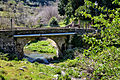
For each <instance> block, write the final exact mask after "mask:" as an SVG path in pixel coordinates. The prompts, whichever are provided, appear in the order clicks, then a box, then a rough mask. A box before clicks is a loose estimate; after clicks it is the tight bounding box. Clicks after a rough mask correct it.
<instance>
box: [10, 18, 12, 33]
mask: <svg viewBox="0 0 120 80" xmlns="http://www.w3.org/2000/svg"><path fill="white" fill-rule="evenodd" d="M12 22H13V20H12V18H11V19H10V23H11V31H12V28H13V25H12Z"/></svg>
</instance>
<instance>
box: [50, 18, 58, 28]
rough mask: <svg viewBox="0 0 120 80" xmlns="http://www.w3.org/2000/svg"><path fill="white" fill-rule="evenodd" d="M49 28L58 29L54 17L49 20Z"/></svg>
mask: <svg viewBox="0 0 120 80" xmlns="http://www.w3.org/2000/svg"><path fill="white" fill-rule="evenodd" d="M49 26H51V27H58V26H59V24H58V22H57V19H56V17H52V18H51V19H50V21H49Z"/></svg>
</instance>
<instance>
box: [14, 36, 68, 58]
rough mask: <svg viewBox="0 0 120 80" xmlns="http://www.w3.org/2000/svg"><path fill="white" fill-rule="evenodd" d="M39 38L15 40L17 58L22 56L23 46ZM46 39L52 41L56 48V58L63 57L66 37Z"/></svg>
mask: <svg viewBox="0 0 120 80" xmlns="http://www.w3.org/2000/svg"><path fill="white" fill-rule="evenodd" d="M37 38H39V37H24V38H16V41H15V44H16V48H15V52H16V53H17V54H18V57H19V58H22V57H23V56H24V51H23V49H24V46H25V45H26V44H27V43H28V42H29V41H31V40H36V39H37ZM47 38H50V39H52V40H53V41H54V42H55V43H56V45H57V47H58V53H57V56H58V57H63V52H64V50H66V47H67V46H66V43H67V42H66V39H67V36H47Z"/></svg>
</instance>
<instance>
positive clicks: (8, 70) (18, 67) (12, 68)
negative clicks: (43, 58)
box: [0, 60, 60, 80]
mask: <svg viewBox="0 0 120 80" xmlns="http://www.w3.org/2000/svg"><path fill="white" fill-rule="evenodd" d="M57 73H60V69H56V68H53V67H50V66H47V65H44V64H38V63H29V62H27V61H4V60H0V80H1V79H2V80H52V79H53V78H55V77H54V75H56V74H57Z"/></svg>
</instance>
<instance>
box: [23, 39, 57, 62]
mask: <svg viewBox="0 0 120 80" xmlns="http://www.w3.org/2000/svg"><path fill="white" fill-rule="evenodd" d="M58 51H59V48H58V46H57V44H56V42H55V41H54V40H52V39H50V38H48V37H39V38H35V39H33V40H28V41H27V43H26V44H25V45H24V48H23V52H24V55H25V58H26V59H27V60H28V61H30V62H39V63H49V61H50V60H52V59H53V58H54V57H58V54H59V53H58Z"/></svg>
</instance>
